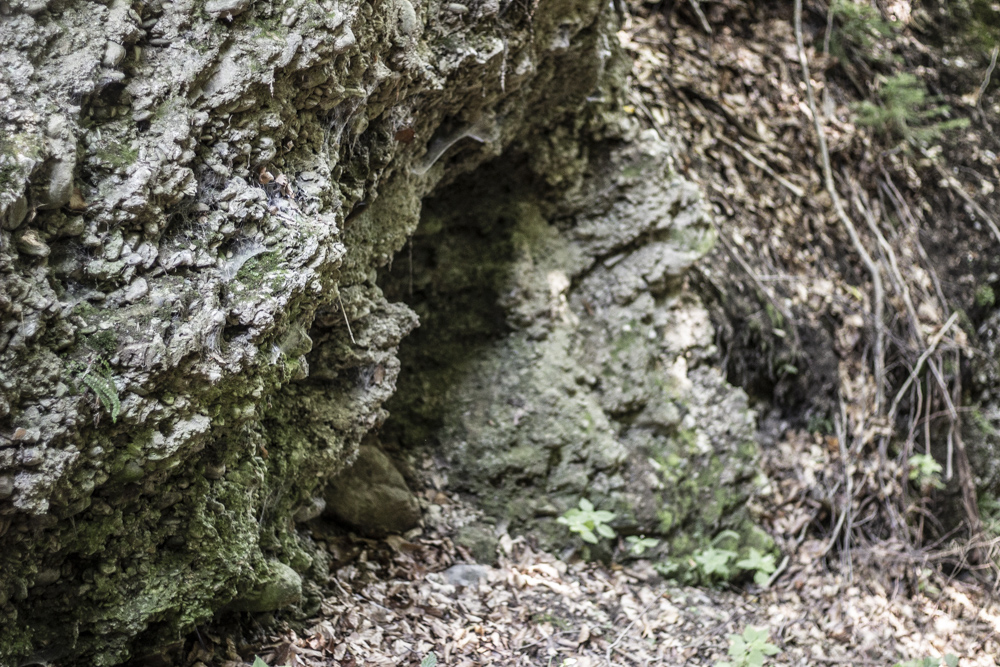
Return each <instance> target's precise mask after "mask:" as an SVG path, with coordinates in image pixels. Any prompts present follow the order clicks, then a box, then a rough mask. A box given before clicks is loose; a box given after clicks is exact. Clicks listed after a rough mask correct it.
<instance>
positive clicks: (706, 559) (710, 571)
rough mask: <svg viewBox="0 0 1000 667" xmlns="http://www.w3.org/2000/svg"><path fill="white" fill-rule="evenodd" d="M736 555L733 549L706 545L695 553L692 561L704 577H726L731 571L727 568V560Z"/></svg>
mask: <svg viewBox="0 0 1000 667" xmlns="http://www.w3.org/2000/svg"><path fill="white" fill-rule="evenodd" d="M737 555H738V554H737V553H736V552H735V551H730V550H729V549H718V548H716V547H708V548H707V549H702V550H701V551H699V552H698V553H696V554H695V555H694V556H693V558H694V562H695V563H697V564H698V569H700V570H701V573H702V574H703V575H705V577H706V578H708V579H713V578H716V577H718V578H719V579H728V578H729V575H730V574H731V573H732V570H730V569H729V562H730V561H731V560H733V559H734V558H736V556H737Z"/></svg>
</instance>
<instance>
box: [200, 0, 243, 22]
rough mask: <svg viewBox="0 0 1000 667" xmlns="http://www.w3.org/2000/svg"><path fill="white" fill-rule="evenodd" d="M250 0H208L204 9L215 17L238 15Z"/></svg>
mask: <svg viewBox="0 0 1000 667" xmlns="http://www.w3.org/2000/svg"><path fill="white" fill-rule="evenodd" d="M249 6H250V0H208V2H206V3H205V11H206V12H207V13H208V14H210V15H211V16H214V17H215V18H224V17H233V16H238V15H240V14H242V13H243V12H245V11H246V10H247V7H249Z"/></svg>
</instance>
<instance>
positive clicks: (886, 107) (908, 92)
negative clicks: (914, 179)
mask: <svg viewBox="0 0 1000 667" xmlns="http://www.w3.org/2000/svg"><path fill="white" fill-rule="evenodd" d="M880 78H881V86H880V88H879V91H878V96H879V98H880V100H879V101H880V103H879V104H873V103H872V102H868V101H867V100H866V101H864V102H859V103H858V104H856V105H855V106H854V110H855V111H856V112H857V122H858V124H860V125H868V126H869V127H872V128H873V129H874V130H875V131H876V132H878V133H879V134H883V135H886V136H889V137H896V138H899V139H902V140H904V141H910V142H914V143H926V142H929V141H932V140H934V139H936V138H937V137H939V136H941V135H942V134H943V133H944V132H945V131H947V130H953V129H958V128H962V127H966V126H968V124H969V119H968V118H955V119H952V120H943V121H937V122H932V121H933V119H935V118H940V117H941V116H947V115H948V114H949V113H950V112H951V107H949V106H948V105H946V104H938V105H935V102H936V101H937V100H936V98H933V97H928V96H927V89H926V88H925V87H924V84H923V82H922V81H920V80H919V79H918V78H917V77H916V76H914V75H913V74H910V73H909V72H902V73H900V74H895V75H893V76H891V77H880Z"/></svg>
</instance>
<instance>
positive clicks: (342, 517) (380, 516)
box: [324, 445, 420, 536]
mask: <svg viewBox="0 0 1000 667" xmlns="http://www.w3.org/2000/svg"><path fill="white" fill-rule="evenodd" d="M324 499H325V500H326V513H327V514H328V515H330V516H332V517H334V518H335V519H337V520H338V521H342V522H343V523H346V524H347V525H349V526H351V527H352V528H355V529H357V530H358V531H360V532H362V533H364V534H366V535H372V536H381V535H386V534H389V533H405V532H406V531H408V530H410V529H411V528H414V527H415V526H417V525H418V524H419V523H420V504H419V503H418V502H417V499H416V497H414V495H413V494H412V493H411V492H410V489H409V488H407V486H406V482H405V481H404V480H403V476H402V475H400V474H399V471H398V470H397V469H396V466H394V465H393V464H392V461H391V460H389V457H388V456H386V455H385V453H383V452H382V450H381V449H379V448H378V447H375V446H374V445H362V446H361V448H360V449H359V450H358V458H357V460H356V461H355V462H354V464H353V465H352V466H351V467H350V468H348V469H347V470H346V471H345V472H344V473H342V474H341V475H339V476H338V477H337V478H335V479H334V480H333V481H331V482H330V485H329V486H328V487H327V490H326V494H325V496H324Z"/></svg>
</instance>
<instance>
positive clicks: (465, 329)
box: [384, 135, 770, 568]
mask: <svg viewBox="0 0 1000 667" xmlns="http://www.w3.org/2000/svg"><path fill="white" fill-rule="evenodd" d="M526 148H529V149H534V148H535V146H534V145H532V146H531V147H526ZM529 157H530V158H535V159H537V157H538V156H537V154H534V155H532V154H530V153H529ZM518 159H519V158H518V157H517V156H512V157H511V158H509V159H504V160H501V161H498V162H497V163H496V164H495V165H492V166H490V167H485V168H483V170H481V172H480V173H477V174H476V175H475V177H474V178H467V179H464V180H460V181H459V182H458V183H456V184H455V185H454V186H453V187H452V188H449V189H447V190H444V191H443V192H441V194H440V195H438V196H437V197H436V198H435V199H432V200H430V201H429V202H427V204H426V206H425V213H424V217H423V220H422V222H421V227H420V228H418V231H417V236H416V237H415V239H416V240H415V242H414V249H413V257H414V260H413V267H412V272H413V273H412V275H413V278H412V289H411V287H410V285H411V278H410V276H409V273H410V271H411V268H410V266H409V265H406V266H403V267H401V268H400V269H399V270H397V271H396V272H394V273H392V274H390V275H389V277H387V279H386V280H385V283H384V284H385V289H386V290H387V293H388V294H390V295H392V296H398V297H399V298H401V299H403V300H405V301H407V302H408V303H409V304H410V305H411V307H413V308H414V310H415V311H416V312H417V313H418V314H419V315H420V318H421V322H422V324H421V329H420V330H418V331H417V332H415V333H414V334H413V336H411V339H410V340H408V341H407V342H406V343H404V345H403V348H402V350H401V355H402V359H403V364H404V371H403V374H402V375H401V384H400V390H399V393H398V395H397V396H396V397H394V398H393V399H392V400H391V401H390V404H389V409H390V411H391V412H392V415H393V416H392V418H391V419H390V421H389V422H388V424H387V426H386V429H385V437H387V438H394V439H396V441H397V442H399V443H401V444H403V445H405V446H409V447H421V446H422V445H423V444H424V443H427V442H430V443H434V446H433V448H434V451H435V452H436V453H437V455H439V456H442V457H444V458H445V459H446V460H447V461H448V462H449V466H448V467H447V468H446V470H447V474H448V476H449V480H450V485H451V487H452V488H454V489H457V490H461V491H466V492H469V493H471V494H473V495H474V496H475V497H476V498H477V500H478V502H479V503H480V504H481V505H482V506H483V507H484V508H485V509H486V510H487V511H488V512H490V513H491V514H493V515H494V516H496V517H497V518H498V519H500V520H504V521H508V522H510V524H511V525H512V526H514V527H516V528H518V529H520V530H529V531H532V532H534V533H535V534H536V536H537V537H538V538H539V540H540V541H541V543H542V544H543V545H544V546H545V547H547V548H550V549H556V550H559V549H562V548H563V547H564V546H565V545H567V544H571V543H573V539H574V538H573V536H572V535H570V534H569V533H568V532H567V531H566V529H565V527H563V526H561V525H559V524H557V523H556V521H555V518H556V517H557V516H558V515H560V514H562V513H564V512H565V511H566V510H568V509H570V508H573V507H576V506H577V503H578V502H579V500H580V499H581V498H587V499H588V500H590V501H591V502H592V503H593V504H594V505H596V506H597V507H598V508H600V509H606V510H611V511H613V512H614V513H615V514H616V519H615V521H614V523H613V525H614V527H615V528H616V529H617V530H618V531H619V532H620V533H624V534H645V535H648V536H657V537H659V538H662V539H661V540H660V542H661V543H660V545H659V547H658V549H657V550H655V551H654V552H653V554H652V555H653V556H654V557H656V558H659V559H662V560H665V561H670V562H673V563H677V564H681V566H682V568H683V564H684V563H685V562H690V559H689V555H690V554H691V553H692V552H694V551H696V550H698V549H702V548H705V547H706V546H707V545H708V544H709V543H711V541H712V540H713V539H715V538H716V537H717V536H719V535H720V534H722V533H723V531H727V530H731V531H734V534H735V535H737V536H738V537H736V539H735V540H734V541H733V543H732V544H727V546H729V547H730V548H736V549H738V550H743V551H744V552H746V550H748V549H749V547H751V546H753V547H756V548H759V549H760V548H763V549H767V548H770V543H769V540H768V538H767V537H766V535H764V534H763V533H761V532H760V531H759V530H758V529H756V528H755V526H754V523H753V521H752V520H751V517H750V516H749V514H748V512H747V510H746V500H747V498H748V497H749V494H750V493H752V491H753V484H752V483H751V482H752V480H753V478H754V476H755V474H756V472H755V459H756V446H755V444H754V442H753V436H754V418H753V413H752V412H751V411H750V410H749V408H748V405H747V397H746V396H745V394H744V393H743V392H742V391H740V390H738V389H735V388H733V387H731V386H729V385H728V384H727V383H726V382H725V380H724V378H723V377H722V375H721V373H720V372H719V371H718V370H717V369H715V368H713V365H712V364H713V361H714V359H715V355H716V350H715V347H714V345H713V338H714V335H713V330H712V327H711V324H710V322H709V318H708V313H707V312H706V310H705V309H704V308H703V307H702V306H701V304H700V303H699V302H698V300H697V299H696V298H695V297H693V296H692V295H690V294H687V293H685V292H684V291H683V290H682V285H683V283H682V280H683V276H684V273H685V271H686V269H687V268H688V267H690V266H691V264H692V263H693V262H694V261H696V260H697V259H698V258H699V257H700V256H702V254H703V253H705V252H706V251H707V250H708V248H710V247H711V244H712V242H713V239H714V234H713V230H712V227H711V225H710V224H709V221H708V219H707V217H706V215H705V211H704V208H703V206H702V203H701V198H700V194H699V192H698V190H697V188H695V187H694V186H693V185H692V184H690V183H687V182H685V181H684V180H683V179H681V178H679V177H678V176H677V175H676V174H674V173H673V172H672V169H671V167H670V151H669V148H668V147H667V146H665V145H663V144H662V143H661V142H660V141H659V140H658V139H656V138H655V137H654V136H652V135H646V136H644V137H642V138H639V139H637V140H635V141H634V142H633V143H632V144H631V145H629V146H626V147H620V148H612V149H611V150H610V151H608V152H607V153H605V154H604V155H600V154H598V155H593V156H591V157H590V160H589V162H588V163H587V168H586V170H584V169H580V170H579V171H578V172H577V175H578V180H577V179H567V180H566V181H561V182H556V183H555V188H556V191H557V192H561V193H563V196H561V197H557V196H552V195H551V194H548V192H549V191H548V189H547V187H545V186H541V187H540V186H539V185H538V183H537V182H533V181H532V179H531V178H530V176H528V175H527V174H524V175H519V173H520V174H523V172H519V170H518V169H517V167H516V166H514V165H516V164H517V161H518ZM521 159H523V158H521ZM558 173H559V174H560V175H561V178H564V179H565V177H566V176H570V177H572V176H573V172H572V171H571V170H568V169H566V168H565V167H563V168H561V169H559V170H558ZM411 295H412V296H411ZM727 534H728V533H727Z"/></svg>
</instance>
